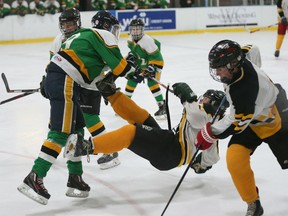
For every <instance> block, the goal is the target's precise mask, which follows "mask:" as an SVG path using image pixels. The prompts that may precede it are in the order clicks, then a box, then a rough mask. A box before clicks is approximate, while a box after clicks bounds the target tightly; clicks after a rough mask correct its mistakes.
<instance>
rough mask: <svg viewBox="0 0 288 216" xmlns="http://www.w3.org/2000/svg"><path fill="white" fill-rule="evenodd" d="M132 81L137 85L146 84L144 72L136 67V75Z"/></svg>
mask: <svg viewBox="0 0 288 216" xmlns="http://www.w3.org/2000/svg"><path fill="white" fill-rule="evenodd" d="M131 80H133V81H134V82H136V83H141V82H144V77H143V76H142V70H141V69H140V68H139V67H138V66H136V68H135V73H134V75H133V76H132V78H131Z"/></svg>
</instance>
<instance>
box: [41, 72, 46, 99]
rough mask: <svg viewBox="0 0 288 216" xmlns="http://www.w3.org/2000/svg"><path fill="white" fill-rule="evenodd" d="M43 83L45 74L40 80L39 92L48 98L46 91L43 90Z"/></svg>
mask: <svg viewBox="0 0 288 216" xmlns="http://www.w3.org/2000/svg"><path fill="white" fill-rule="evenodd" d="M45 83H46V76H45V75H43V76H42V80H41V82H40V93H41V95H42V96H43V97H44V98H48V96H47V95H46V92H45Z"/></svg>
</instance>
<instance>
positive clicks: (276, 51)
mask: <svg viewBox="0 0 288 216" xmlns="http://www.w3.org/2000/svg"><path fill="white" fill-rule="evenodd" d="M279 55H280V50H275V52H274V56H275V57H277V58H278V57H279Z"/></svg>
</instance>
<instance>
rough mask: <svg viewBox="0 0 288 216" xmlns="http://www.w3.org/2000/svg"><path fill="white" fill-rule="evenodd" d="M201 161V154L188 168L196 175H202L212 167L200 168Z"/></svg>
mask: <svg viewBox="0 0 288 216" xmlns="http://www.w3.org/2000/svg"><path fill="white" fill-rule="evenodd" d="M201 160H202V152H201V153H200V154H198V155H197V157H196V159H195V161H194V162H193V163H192V164H191V166H190V167H191V168H192V169H193V170H194V172H195V173H197V174H203V173H205V172H206V171H208V170H209V169H211V168H212V166H207V167H205V166H202V165H201Z"/></svg>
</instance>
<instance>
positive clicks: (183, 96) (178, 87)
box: [172, 83, 197, 104]
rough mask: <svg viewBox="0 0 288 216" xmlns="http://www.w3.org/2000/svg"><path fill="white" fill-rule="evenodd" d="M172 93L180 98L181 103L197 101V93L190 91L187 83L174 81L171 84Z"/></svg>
mask: <svg viewBox="0 0 288 216" xmlns="http://www.w3.org/2000/svg"><path fill="white" fill-rule="evenodd" d="M172 88H173V91H174V94H175V95H176V96H177V97H179V98H180V100H181V103H182V104H183V103H184V102H188V103H192V102H193V101H197V95H196V94H195V93H194V92H193V91H192V89H191V88H190V86H189V85H187V83H175V84H174V85H172Z"/></svg>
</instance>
